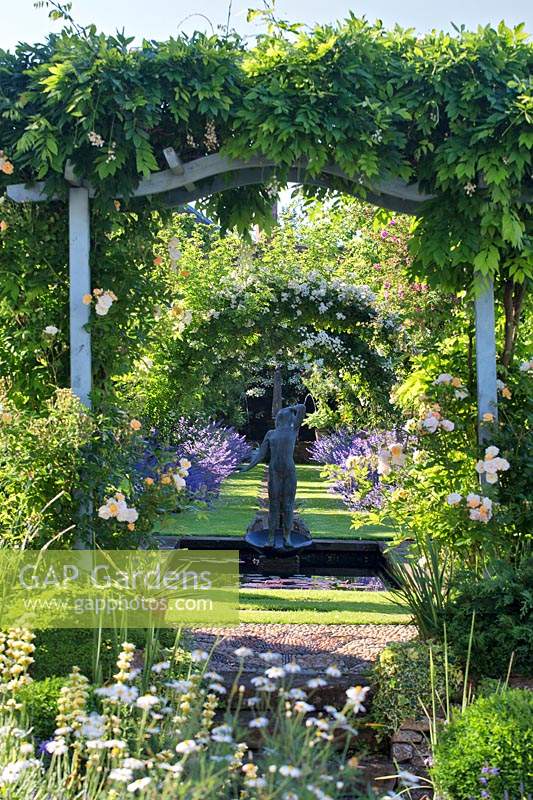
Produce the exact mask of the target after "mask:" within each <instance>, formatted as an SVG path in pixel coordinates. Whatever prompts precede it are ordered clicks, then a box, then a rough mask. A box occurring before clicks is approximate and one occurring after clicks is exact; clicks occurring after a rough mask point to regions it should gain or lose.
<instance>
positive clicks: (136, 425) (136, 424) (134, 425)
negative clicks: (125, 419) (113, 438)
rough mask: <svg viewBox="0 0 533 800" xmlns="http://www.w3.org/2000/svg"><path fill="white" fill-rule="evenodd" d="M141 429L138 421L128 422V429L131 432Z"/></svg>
mask: <svg viewBox="0 0 533 800" xmlns="http://www.w3.org/2000/svg"><path fill="white" fill-rule="evenodd" d="M141 427H142V425H141V423H140V422H139V420H138V419H132V421H131V422H130V428H131V429H132V431H139V430H140V429H141Z"/></svg>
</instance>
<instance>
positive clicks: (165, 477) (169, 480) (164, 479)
mask: <svg viewBox="0 0 533 800" xmlns="http://www.w3.org/2000/svg"><path fill="white" fill-rule="evenodd" d="M161 483H162V484H164V485H165V486H168V484H169V483H172V478H171V477H170V476H169V475H163V477H162V478H161Z"/></svg>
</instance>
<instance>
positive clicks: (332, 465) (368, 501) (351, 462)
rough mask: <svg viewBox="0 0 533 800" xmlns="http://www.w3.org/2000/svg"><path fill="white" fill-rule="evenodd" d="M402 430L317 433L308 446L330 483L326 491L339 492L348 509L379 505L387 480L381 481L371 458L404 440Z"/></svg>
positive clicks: (313, 459) (386, 488) (387, 488)
mask: <svg viewBox="0 0 533 800" xmlns="http://www.w3.org/2000/svg"><path fill="white" fill-rule="evenodd" d="M405 439H406V434H405V432H404V431H364V430H359V431H350V430H349V429H347V428H340V429H339V430H337V431H334V432H333V433H330V434H327V435H326V436H321V437H320V438H319V439H318V440H317V441H316V442H314V443H313V444H312V445H311V447H310V448H309V454H310V457H311V460H312V461H316V462H317V463H319V464H323V465H324V474H325V476H326V477H328V478H329V479H330V480H331V481H332V483H331V487H330V491H331V492H334V493H335V494H339V495H340V496H341V497H342V499H343V501H344V503H345V505H346V506H347V507H348V508H349V509H350V510H351V511H363V510H367V509H372V508H381V506H382V505H383V494H384V492H387V491H390V490H391V488H394V487H392V486H391V484H390V483H387V484H384V483H382V481H381V474H380V470H379V468H378V466H377V465H375V464H374V463H373V461H372V460H371V457H372V456H373V455H374V454H375V453H376V452H378V451H379V450H380V449H382V448H384V447H386V446H391V445H393V444H394V443H397V442H400V443H402V442H404V441H405Z"/></svg>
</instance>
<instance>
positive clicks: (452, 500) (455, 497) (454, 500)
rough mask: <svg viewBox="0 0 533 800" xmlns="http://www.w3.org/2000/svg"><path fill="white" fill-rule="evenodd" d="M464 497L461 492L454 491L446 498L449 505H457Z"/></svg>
mask: <svg viewBox="0 0 533 800" xmlns="http://www.w3.org/2000/svg"><path fill="white" fill-rule="evenodd" d="M462 499H463V497H462V495H460V494H459V492H452V493H451V494H449V495H448V497H447V498H446V502H447V503H448V505H449V506H456V505H458V504H459V503H460V502H461V500H462Z"/></svg>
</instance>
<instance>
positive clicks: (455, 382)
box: [452, 378, 462, 389]
mask: <svg viewBox="0 0 533 800" xmlns="http://www.w3.org/2000/svg"><path fill="white" fill-rule="evenodd" d="M452 386H455V388H456V389H458V388H459V386H462V382H461V378H452Z"/></svg>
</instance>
